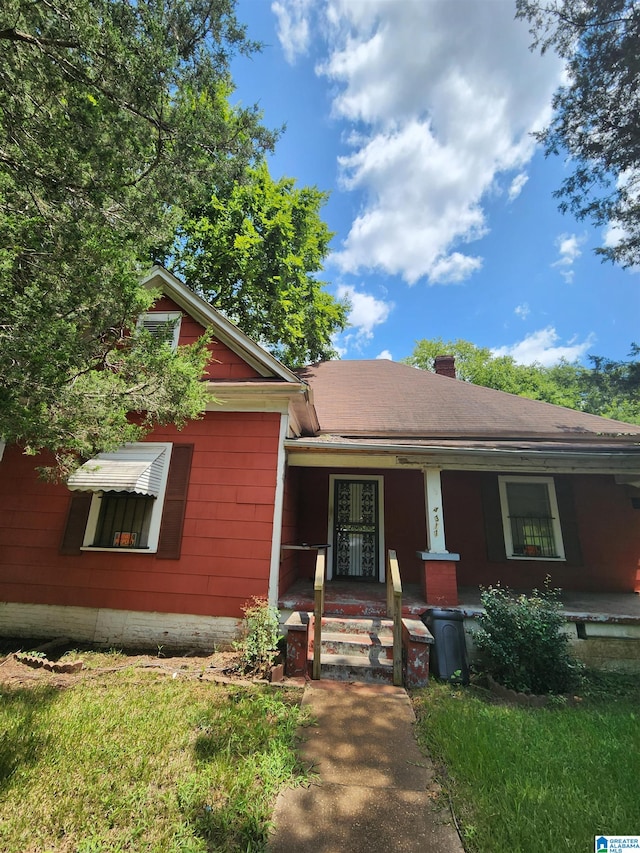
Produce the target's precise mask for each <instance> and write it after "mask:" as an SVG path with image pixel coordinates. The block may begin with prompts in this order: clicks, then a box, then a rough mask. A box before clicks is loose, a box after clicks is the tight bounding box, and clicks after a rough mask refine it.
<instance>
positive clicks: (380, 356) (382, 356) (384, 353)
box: [376, 349, 393, 361]
mask: <svg viewBox="0 0 640 853" xmlns="http://www.w3.org/2000/svg"><path fill="white" fill-rule="evenodd" d="M376 359H386V360H387V361H393V356H392V355H391V353H390V352H389V350H388V349H383V350H382V352H381V353H378V355H377V356H376Z"/></svg>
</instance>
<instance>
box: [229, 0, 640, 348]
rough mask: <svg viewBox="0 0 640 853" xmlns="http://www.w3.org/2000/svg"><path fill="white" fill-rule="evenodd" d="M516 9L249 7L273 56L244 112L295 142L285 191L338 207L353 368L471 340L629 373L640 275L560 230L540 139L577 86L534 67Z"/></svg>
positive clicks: (341, 283)
mask: <svg viewBox="0 0 640 853" xmlns="http://www.w3.org/2000/svg"><path fill="white" fill-rule="evenodd" d="M514 11H515V8H514V2H513V0H274V2H270V0H238V5H237V12H238V17H239V19H240V20H241V21H242V22H244V23H245V24H246V25H247V27H248V34H249V36H250V37H251V38H253V39H257V40H259V41H261V42H263V44H264V49H263V52H262V53H261V54H259V55H257V56H254V57H252V58H250V59H247V58H243V57H240V58H238V59H237V60H236V61H235V62H234V66H233V77H234V81H235V83H236V86H237V89H236V92H235V94H234V96H233V100H234V101H238V102H241V103H242V104H244V105H249V104H254V103H257V104H258V105H259V106H260V108H261V109H262V110H263V112H264V120H265V123H266V124H267V125H268V126H270V127H279V126H281V125H286V130H285V132H284V134H283V136H282V138H281V140H280V141H279V143H278V146H277V150H276V153H275V155H274V156H273V157H272V158H271V159H270V169H271V173H272V175H273V176H274V177H275V178H278V177H280V176H282V175H287V176H289V177H292V178H295V179H296V181H297V183H298V185H300V186H304V185H315V186H317V187H318V188H319V189H322V190H326V191H329V192H330V199H329V201H328V203H327V205H326V206H325V207H324V208H323V218H324V219H325V221H326V222H327V224H328V226H329V227H330V229H331V230H332V231H334V232H335V237H334V239H333V243H332V253H331V256H330V257H329V258H328V260H327V263H326V265H325V271H324V279H325V280H326V281H328V282H329V289H330V291H331V292H332V293H334V294H336V295H339V296H348V297H349V299H350V300H351V303H352V312H351V316H350V320H351V326H350V328H349V329H348V330H347V331H346V332H345V333H344V334H342V335H341V336H340V338H339V339H338V340H337V341H336V344H337V346H338V348H339V351H340V352H341V354H342V357H343V358H385V357H386V358H389V357H390V358H393V359H394V360H400V359H401V358H404V357H406V356H408V355H410V353H411V351H412V350H413V347H414V345H415V342H416V341H417V340H419V339H421V338H434V337H441V338H443V339H444V340H455V339H457V338H462V339H465V340H469V341H472V342H473V343H475V344H477V345H479V346H487V347H490V348H491V349H492V350H495V351H496V352H499V353H506V354H511V355H513V356H514V357H515V358H516V360H517V361H519V362H521V363H530V362H532V361H538V362H541V363H543V364H552V363H554V362H556V361H557V360H558V359H559V358H560V357H562V356H564V357H566V358H569V359H574V358H577V359H580V360H581V361H585V360H586V357H587V355H588V354H589V353H592V354H597V355H603V356H607V357H609V358H616V359H621V358H625V357H626V356H627V354H628V352H629V346H630V343H631V342H632V341H637V342H639V343H640V329H639V322H640V273H638V272H633V271H623V270H621V269H620V268H618V267H615V266H613V265H611V264H603V263H601V261H600V260H599V259H598V257H597V256H595V255H594V252H593V250H594V248H595V247H596V246H598V245H603V243H605V242H606V241H611V240H613V239H615V231H614V230H613V229H609V230H602V229H601V230H596V229H594V228H593V227H592V226H591V225H590V223H586V222H577V221H576V220H575V219H573V218H572V217H570V216H568V215H562V214H560V213H559V212H558V210H557V206H556V201H555V199H554V198H553V197H552V192H553V190H554V189H556V188H557V187H558V186H559V185H560V182H561V180H562V177H563V175H564V174H565V173H566V172H565V169H566V165H565V163H564V162H563V160H562V158H560V157H550V158H545V157H544V155H543V154H542V152H541V151H540V149H539V148H537V147H536V145H535V142H534V140H533V138H532V136H531V132H532V131H533V130H535V129H536V128H540V127H542V126H543V125H544V124H545V122H546V121H547V120H548V118H549V116H550V115H551V113H550V102H551V96H552V94H553V92H554V90H555V89H556V88H557V86H558V84H559V83H560V82H561V80H562V74H563V68H562V65H561V63H560V62H559V60H558V59H557V58H556V57H555V56H552V55H548V56H545V57H540V55H539V54H534V53H532V52H530V51H529V49H528V45H529V42H530V37H529V34H528V31H527V26H526V24H524V23H522V22H520V21H515V20H514Z"/></svg>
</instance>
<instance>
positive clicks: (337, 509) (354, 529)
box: [333, 480, 379, 581]
mask: <svg viewBox="0 0 640 853" xmlns="http://www.w3.org/2000/svg"><path fill="white" fill-rule="evenodd" d="M333 507H334V509H333V512H334V537H333V543H334V547H333V554H334V556H333V560H334V562H333V576H334V578H353V579H361V580H369V581H377V580H378V577H379V576H378V570H379V551H378V543H379V523H378V519H379V513H378V481H377V480H335V481H334V503H333Z"/></svg>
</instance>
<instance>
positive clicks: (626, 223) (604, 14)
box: [517, 0, 640, 267]
mask: <svg viewBox="0 0 640 853" xmlns="http://www.w3.org/2000/svg"><path fill="white" fill-rule="evenodd" d="M517 16H518V17H520V18H524V19H526V20H527V21H528V22H529V23H530V25H531V33H532V35H533V44H532V47H533V48H539V49H540V50H541V51H542V52H543V53H544V52H545V51H546V50H549V49H554V50H555V51H557V53H558V54H559V55H560V56H561V57H562V58H563V59H565V60H566V63H567V65H566V70H567V78H568V80H567V83H566V85H563V86H562V87H561V88H560V89H559V90H558V91H557V92H556V94H555V96H554V100H553V107H554V116H553V119H552V121H551V123H550V125H549V126H548V127H547V128H546V129H545V130H544V131H542V132H541V133H540V134H539V139H540V140H541V141H542V142H543V144H544V146H545V149H546V151H547V153H553V154H558V153H559V152H560V151H564V152H565V153H566V154H567V155H568V159H569V163H570V165H571V166H572V168H573V171H572V173H571V174H570V175H569V176H568V177H567V178H566V179H565V180H564V182H563V183H562V186H561V187H560V188H559V189H558V190H557V191H556V193H555V195H556V196H557V197H558V198H559V199H560V209H561V210H563V211H567V210H570V211H571V212H572V213H574V214H575V215H576V216H577V217H578V218H580V219H583V218H589V219H591V220H593V222H594V223H595V224H596V225H598V226H601V225H607V224H608V225H609V226H611V228H612V231H611V234H610V239H609V240H608V241H606V244H605V245H604V246H603V247H602V248H600V249H598V250H597V251H598V252H599V253H601V254H602V256H603V257H604V258H607V259H609V260H614V261H617V262H619V263H620V264H621V265H622V266H623V267H628V266H632V265H633V266H635V265H637V264H638V263H640V126H639V124H638V114H639V111H640V62H639V61H638V55H639V51H640V5H638V3H637V2H636V0H517Z"/></svg>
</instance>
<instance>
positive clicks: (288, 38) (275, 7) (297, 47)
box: [271, 0, 312, 64]
mask: <svg viewBox="0 0 640 853" xmlns="http://www.w3.org/2000/svg"><path fill="white" fill-rule="evenodd" d="M311 4H312V0H282V2H278V0H275V2H274V3H272V4H271V11H272V12H273V14H274V15H275V16H276V18H277V21H278V25H277V33H278V38H279V40H280V44H281V45H282V50H283V51H284V55H285V57H286V60H287V62H289V63H290V64H293V63H294V62H295V60H296V57H297V56H300V55H302V54H304V53H306V52H307V50H308V48H309V40H310V30H309V17H308V16H309V12H310V8H311Z"/></svg>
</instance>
